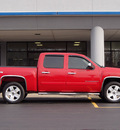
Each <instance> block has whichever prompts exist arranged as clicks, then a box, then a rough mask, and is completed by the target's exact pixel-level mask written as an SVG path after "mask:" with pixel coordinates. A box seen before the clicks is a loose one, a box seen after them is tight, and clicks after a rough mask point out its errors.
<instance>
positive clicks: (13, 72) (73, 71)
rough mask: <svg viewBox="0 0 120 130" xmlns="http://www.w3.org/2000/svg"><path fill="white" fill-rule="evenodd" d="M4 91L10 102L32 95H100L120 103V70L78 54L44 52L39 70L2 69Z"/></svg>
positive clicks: (39, 62)
mask: <svg viewBox="0 0 120 130" xmlns="http://www.w3.org/2000/svg"><path fill="white" fill-rule="evenodd" d="M0 92H2V95H3V99H4V100H5V101H6V102H8V103H19V102H21V101H22V100H23V99H24V98H25V97H26V95H27V94H28V93H38V94H67V95H68V94H81V93H82V94H91V93H92V94H98V95H99V96H100V97H101V98H103V99H105V100H106V101H108V102H120V69H119V68H109V67H102V66H99V65H97V64H96V63H94V62H93V61H92V60H90V59H89V58H88V57H86V56H84V55H81V54H75V53H41V54H40V57H39V60H38V65H37V68H32V67H31V68H29V67H0Z"/></svg>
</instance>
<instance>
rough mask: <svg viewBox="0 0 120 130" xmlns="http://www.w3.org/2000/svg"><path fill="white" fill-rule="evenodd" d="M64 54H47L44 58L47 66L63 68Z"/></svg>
mask: <svg viewBox="0 0 120 130" xmlns="http://www.w3.org/2000/svg"><path fill="white" fill-rule="evenodd" d="M63 64H64V56H63V55H46V56H45V59H44V67H45V68H63Z"/></svg>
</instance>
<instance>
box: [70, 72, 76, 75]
mask: <svg viewBox="0 0 120 130" xmlns="http://www.w3.org/2000/svg"><path fill="white" fill-rule="evenodd" d="M68 74H70V75H74V74H76V73H75V72H68Z"/></svg>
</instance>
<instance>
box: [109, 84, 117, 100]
mask: <svg viewBox="0 0 120 130" xmlns="http://www.w3.org/2000/svg"><path fill="white" fill-rule="evenodd" d="M107 98H108V99H109V100H111V101H118V100H119V99H120V87H119V86H118V85H111V86H110V87H109V88H108V89H107Z"/></svg>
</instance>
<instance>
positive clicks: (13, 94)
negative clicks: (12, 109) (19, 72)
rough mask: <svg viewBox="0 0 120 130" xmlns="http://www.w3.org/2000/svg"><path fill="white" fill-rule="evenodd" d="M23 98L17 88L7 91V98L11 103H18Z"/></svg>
mask: <svg viewBox="0 0 120 130" xmlns="http://www.w3.org/2000/svg"><path fill="white" fill-rule="evenodd" d="M20 96H21V90H20V89H19V88H18V87H17V86H15V85H12V86H9V87H8V88H7V89H6V91H5V97H6V99H8V100H9V101H11V102H14V101H17V100H18V99H19V98H20Z"/></svg>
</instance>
